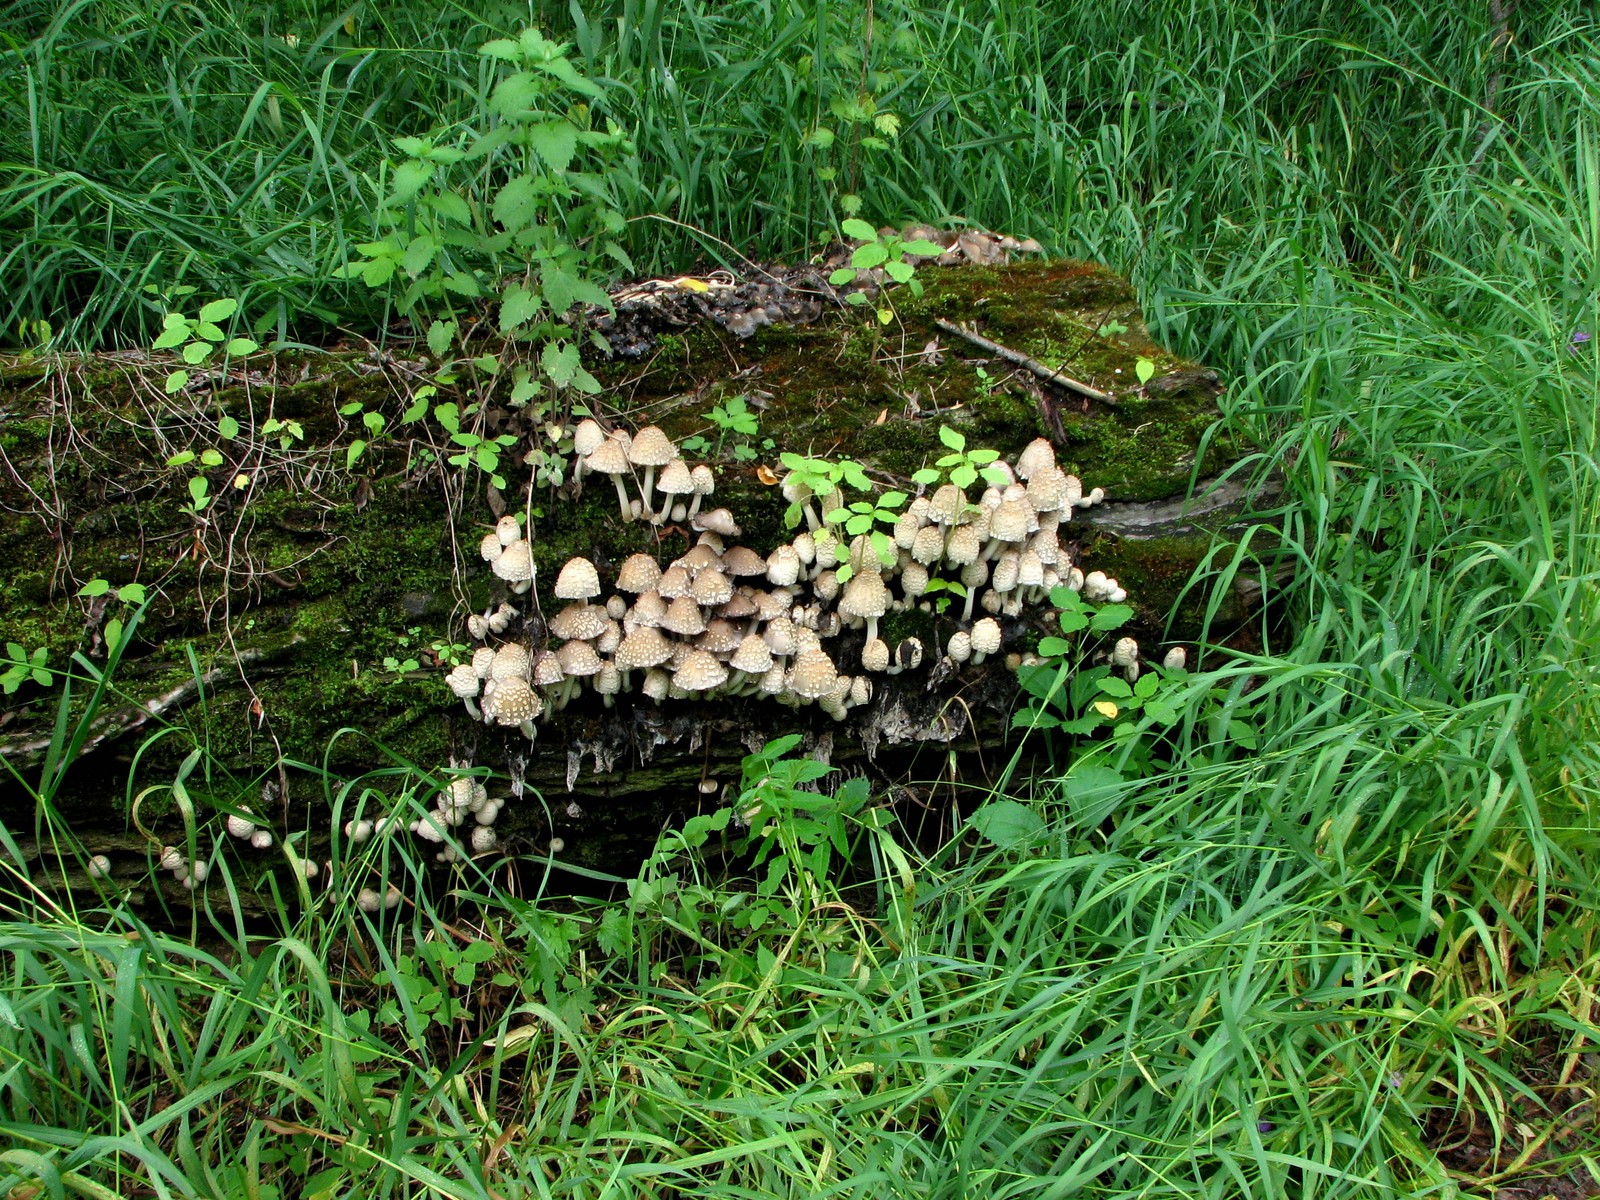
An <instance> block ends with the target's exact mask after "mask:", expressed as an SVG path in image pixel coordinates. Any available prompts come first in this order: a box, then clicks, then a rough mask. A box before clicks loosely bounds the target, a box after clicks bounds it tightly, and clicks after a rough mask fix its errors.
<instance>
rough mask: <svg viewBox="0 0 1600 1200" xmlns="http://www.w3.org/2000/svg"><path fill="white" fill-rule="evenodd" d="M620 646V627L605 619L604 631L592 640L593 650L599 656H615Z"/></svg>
mask: <svg viewBox="0 0 1600 1200" xmlns="http://www.w3.org/2000/svg"><path fill="white" fill-rule="evenodd" d="M620 645H622V626H621V625H619V624H617V623H616V622H615V621H613V620H610V619H607V621H606V627H605V630H604V631H603V632H602V633H601V634H600V636H599V637H597V638H595V640H594V648H595V649H596V650H598V651H599V652H600V653H601V654H615V653H616V650H617V647H618V646H620Z"/></svg>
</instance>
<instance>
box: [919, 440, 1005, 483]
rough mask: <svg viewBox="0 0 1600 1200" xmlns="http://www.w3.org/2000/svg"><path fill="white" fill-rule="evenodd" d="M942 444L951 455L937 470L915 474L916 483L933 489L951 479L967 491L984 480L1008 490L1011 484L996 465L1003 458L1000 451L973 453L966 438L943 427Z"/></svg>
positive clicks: (939, 461) (978, 451)
mask: <svg viewBox="0 0 1600 1200" xmlns="http://www.w3.org/2000/svg"><path fill="white" fill-rule="evenodd" d="M939 440H940V441H941V442H943V443H944V444H945V445H946V446H947V447H948V448H949V450H950V453H949V454H946V455H943V456H941V457H940V458H939V459H938V460H937V461H936V462H935V463H934V465H933V466H931V467H923V468H922V469H921V470H920V471H917V472H916V473H915V474H913V475H912V476H911V480H912V482H913V483H917V484H920V485H921V486H923V487H932V486H935V485H936V484H938V483H939V481H940V480H942V479H948V480H949V481H950V482H951V483H953V484H955V485H956V486H957V487H958V488H960V489H961V490H962V491H966V490H967V489H968V488H969V487H971V486H972V485H973V484H975V483H977V482H978V480H980V479H981V480H983V481H984V482H985V483H992V484H994V485H995V486H997V487H1004V486H1005V485H1006V484H1007V483H1009V482H1010V479H1009V478H1008V477H1007V475H1006V474H1005V472H1004V471H1002V470H1001V469H1000V468H999V467H997V466H995V465H994V462H995V460H996V459H998V458H999V457H1000V452H999V451H998V450H985V449H978V450H969V449H968V448H967V437H966V435H965V434H964V433H962V432H960V431H959V430H956V429H951V428H950V427H949V426H948V425H941V426H939Z"/></svg>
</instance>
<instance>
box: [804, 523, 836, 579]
mask: <svg viewBox="0 0 1600 1200" xmlns="http://www.w3.org/2000/svg"><path fill="white" fill-rule="evenodd" d="M811 540H812V542H813V543H814V544H815V545H816V547H817V563H816V565H817V570H819V571H826V570H828V569H829V568H831V567H837V566H838V565H839V553H840V546H839V539H838V537H836V536H835V535H834V532H833V530H831V529H823V530H819V531H818V532H816V533H814V534H812V535H811Z"/></svg>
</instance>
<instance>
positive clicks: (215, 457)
mask: <svg viewBox="0 0 1600 1200" xmlns="http://www.w3.org/2000/svg"><path fill="white" fill-rule="evenodd" d="M200 461H201V462H203V463H204V464H205V465H206V466H208V467H220V466H221V465H222V461H223V460H222V451H221V450H216V449H213V448H212V447H210V446H207V447H206V448H205V449H204V450H202V451H201V452H200Z"/></svg>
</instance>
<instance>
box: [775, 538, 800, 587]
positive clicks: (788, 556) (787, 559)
mask: <svg viewBox="0 0 1600 1200" xmlns="http://www.w3.org/2000/svg"><path fill="white" fill-rule="evenodd" d="M799 578H800V555H799V554H797V553H796V552H795V548H794V547H793V546H791V545H789V544H788V543H787V542H785V543H784V544H783V545H781V546H779V547H778V548H777V549H776V550H774V551H773V552H772V553H771V554H769V555H767V581H768V582H769V583H771V584H773V585H774V586H775V587H791V586H793V584H794V583H795V581H796V580H798V579H799Z"/></svg>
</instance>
